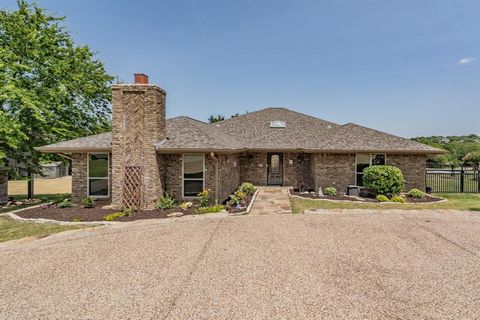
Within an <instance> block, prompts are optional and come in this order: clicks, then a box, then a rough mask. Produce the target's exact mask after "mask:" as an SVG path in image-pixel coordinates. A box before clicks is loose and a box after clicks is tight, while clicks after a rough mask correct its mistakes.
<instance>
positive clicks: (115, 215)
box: [103, 212, 125, 221]
mask: <svg viewBox="0 0 480 320" xmlns="http://www.w3.org/2000/svg"><path fill="white" fill-rule="evenodd" d="M124 215H125V214H124V213H123V212H115V213H110V214H107V215H106V216H104V217H103V220H105V221H113V220H117V219H119V218H121V217H123V216H124Z"/></svg>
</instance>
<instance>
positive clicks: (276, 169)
mask: <svg viewBox="0 0 480 320" xmlns="http://www.w3.org/2000/svg"><path fill="white" fill-rule="evenodd" d="M270 172H271V173H273V174H279V173H280V156H279V155H278V154H274V155H272V158H271V160H270Z"/></svg>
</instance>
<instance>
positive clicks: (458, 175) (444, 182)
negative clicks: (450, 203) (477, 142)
mask: <svg viewBox="0 0 480 320" xmlns="http://www.w3.org/2000/svg"><path fill="white" fill-rule="evenodd" d="M425 179H426V186H427V191H431V192H470V193H474V192H480V177H479V173H478V171H476V170H472V169H458V170H450V169H427V171H426V175H425Z"/></svg>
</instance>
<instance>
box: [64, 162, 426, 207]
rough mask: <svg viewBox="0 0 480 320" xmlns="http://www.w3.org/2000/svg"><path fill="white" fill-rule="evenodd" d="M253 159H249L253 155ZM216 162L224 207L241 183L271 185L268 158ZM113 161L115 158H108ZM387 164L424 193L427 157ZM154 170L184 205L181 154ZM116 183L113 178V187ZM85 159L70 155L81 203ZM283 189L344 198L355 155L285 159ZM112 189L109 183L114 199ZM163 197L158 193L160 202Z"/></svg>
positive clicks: (208, 167)
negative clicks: (330, 191)
mask: <svg viewBox="0 0 480 320" xmlns="http://www.w3.org/2000/svg"><path fill="white" fill-rule="evenodd" d="M250 155H251V156H250ZM204 156H205V187H206V188H208V189H211V200H212V203H213V201H214V197H215V160H214V158H212V157H211V156H210V154H209V153H206V154H204ZM215 156H216V158H217V159H218V180H219V181H218V183H219V190H218V199H219V202H223V201H224V200H226V199H228V196H229V195H230V194H232V193H233V191H235V190H236V188H237V187H238V186H239V185H240V184H241V183H242V182H252V183H254V184H255V185H258V186H263V185H266V184H267V167H266V164H267V154H266V153H252V154H216V155H215ZM110 159H112V157H110ZM387 164H390V165H393V166H396V167H399V168H400V169H401V170H402V172H403V175H404V177H405V180H406V183H405V190H406V191H407V190H410V189H411V188H419V189H421V190H425V169H426V156H425V155H403V154H387ZM156 165H157V166H158V168H157V170H158V172H159V176H160V179H159V180H158V181H159V183H161V185H160V188H161V190H162V192H163V190H165V191H166V192H167V193H168V194H170V195H173V196H174V197H175V198H176V199H177V200H179V201H182V200H183V195H182V181H183V180H182V165H183V164H182V154H158V155H157V160H156ZM112 180H113V179H110V182H112ZM87 181H88V180H87V154H86V153H74V154H72V200H73V201H74V202H76V203H79V202H80V201H81V200H82V199H83V198H85V197H86V196H87ZM283 181H284V183H283V185H284V186H294V187H296V186H297V184H298V182H299V181H304V182H305V184H306V187H307V189H314V190H318V188H319V187H322V189H325V188H326V187H331V186H333V187H335V188H337V190H338V192H340V193H345V192H346V191H347V186H348V185H353V184H355V154H329V153H325V154H324V153H317V154H303V153H284V154H283ZM112 187H113V185H112V184H110V188H111V189H110V190H111V191H110V192H111V194H112V193H114V192H115V190H112ZM162 192H159V193H156V194H154V196H153V198H154V199H158V198H159V197H160V196H161V195H162Z"/></svg>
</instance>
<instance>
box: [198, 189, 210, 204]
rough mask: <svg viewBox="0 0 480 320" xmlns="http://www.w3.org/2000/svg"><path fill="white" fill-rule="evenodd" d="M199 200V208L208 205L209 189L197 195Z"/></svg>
mask: <svg viewBox="0 0 480 320" xmlns="http://www.w3.org/2000/svg"><path fill="white" fill-rule="evenodd" d="M198 197H199V198H200V208H204V207H208V205H209V204H210V189H205V190H203V191H202V192H200V193H199V194H198Z"/></svg>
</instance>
